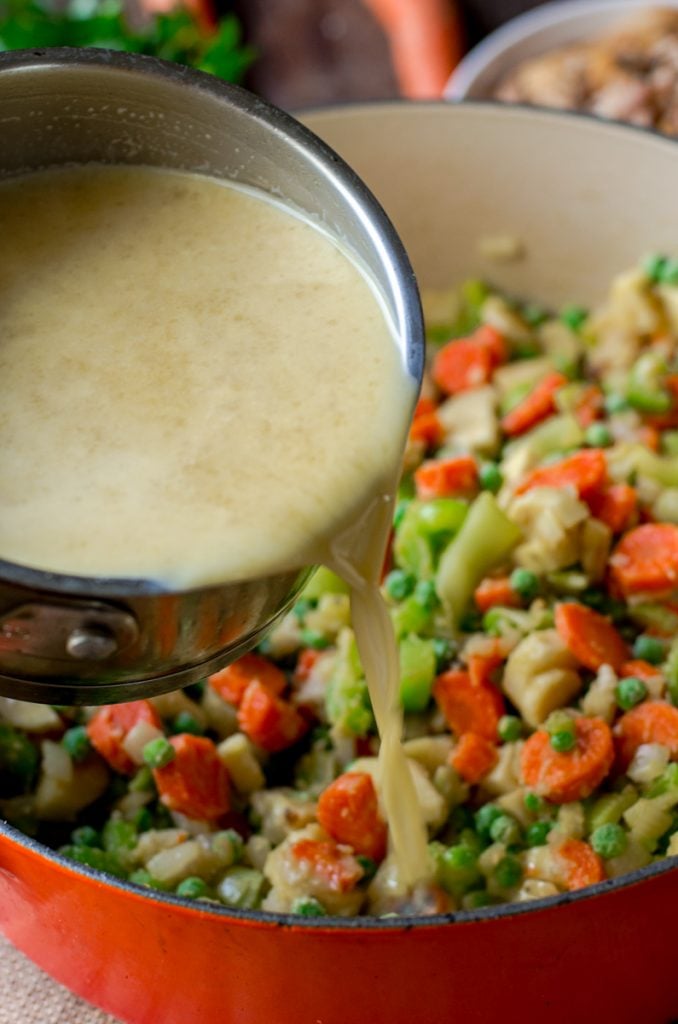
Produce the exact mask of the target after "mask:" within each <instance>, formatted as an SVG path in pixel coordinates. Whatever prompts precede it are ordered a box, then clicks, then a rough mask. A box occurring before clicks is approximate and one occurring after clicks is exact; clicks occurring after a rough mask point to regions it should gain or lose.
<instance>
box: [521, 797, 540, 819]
mask: <svg viewBox="0 0 678 1024" xmlns="http://www.w3.org/2000/svg"><path fill="white" fill-rule="evenodd" d="M523 803H524V804H525V807H526V809H527V810H528V811H529V812H530V814H539V812H540V810H541V809H542V807H543V806H544V801H543V800H542V798H541V797H540V796H537V794H536V793H526V794H525V797H524V799H523Z"/></svg>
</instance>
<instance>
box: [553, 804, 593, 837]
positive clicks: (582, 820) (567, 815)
mask: <svg viewBox="0 0 678 1024" xmlns="http://www.w3.org/2000/svg"><path fill="white" fill-rule="evenodd" d="M556 828H557V830H558V834H559V835H560V836H561V837H562V838H563V839H583V838H584V833H585V832H586V815H585V814H584V805H583V804H581V803H580V802H579V801H576V802H574V803H571V804H561V806H560V807H559V808H558V817H557V819H556Z"/></svg>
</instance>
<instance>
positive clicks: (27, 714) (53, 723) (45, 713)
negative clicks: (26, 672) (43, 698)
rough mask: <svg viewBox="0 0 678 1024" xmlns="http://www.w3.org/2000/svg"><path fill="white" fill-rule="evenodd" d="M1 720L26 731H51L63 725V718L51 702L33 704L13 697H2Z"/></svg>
mask: <svg viewBox="0 0 678 1024" xmlns="http://www.w3.org/2000/svg"><path fill="white" fill-rule="evenodd" d="M0 722H7V723H8V724H9V725H13V726H14V728H15V729H25V730H26V732H50V731H51V730H53V729H58V728H59V727H60V726H61V718H60V717H59V715H58V714H57V712H56V711H55V710H54V708H51V707H50V706H49V704H32V703H30V702H29V701H25V700H13V699H12V698H11V697H0Z"/></svg>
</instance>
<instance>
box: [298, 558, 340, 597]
mask: <svg viewBox="0 0 678 1024" xmlns="http://www.w3.org/2000/svg"><path fill="white" fill-rule="evenodd" d="M323 594H348V587H347V585H346V584H345V583H344V581H343V580H342V579H341V578H340V577H339V576H337V575H336V573H333V572H331V571H330V570H329V569H326V568H325V566H324V565H320V566H318V568H317V569H316V571H315V572H314V573H313V575H312V576H311V578H310V580H309V581H308V583H307V584H306V586H305V587H304V589H303V590H302V592H301V595H300V599H305V600H307V601H313V600H317V599H318V598H319V597H322V595H323Z"/></svg>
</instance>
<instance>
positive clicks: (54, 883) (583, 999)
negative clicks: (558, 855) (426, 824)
mask: <svg viewBox="0 0 678 1024" xmlns="http://www.w3.org/2000/svg"><path fill="white" fill-rule="evenodd" d="M305 120H306V121H307V123H308V124H309V125H311V126H312V128H313V129H314V130H315V131H317V132H318V133H319V134H320V135H321V136H323V137H324V138H325V139H326V140H327V141H329V142H330V144H331V145H333V146H334V147H335V148H336V149H337V150H338V151H339V152H340V153H341V154H342V155H343V156H344V157H345V158H346V159H348V160H349V162H350V163H351V164H352V165H353V166H355V168H356V169H357V170H358V172H359V173H360V174H361V175H362V176H363V177H364V179H365V180H366V181H367V183H368V184H369V185H370V186H371V187H372V188H373V189H374V191H375V192H376V194H377V195H378V197H379V198H380V199H381V200H382V202H383V203H384V205H385V207H386V209H387V210H388V211H389V213H390V214H391V215H392V217H393V218H394V221H395V223H396V226H397V228H398V229H399V231H400V233H401V235H402V237H403V238H404V240H405V243H406V246H407V248H408V250H409V252H410V254H411V256H412V258H413V261H414V265H415V268H416V270H417V271H418V273H419V276H420V280H421V282H422V283H423V284H427V283H430V284H431V285H433V286H440V285H442V284H446V283H449V282H451V281H455V280H458V279H459V278H461V277H464V276H469V275H482V276H485V277H488V278H490V279H491V280H493V281H495V282H496V283H497V284H499V285H500V286H503V287H506V288H508V289H510V290H511V291H512V292H514V293H516V294H522V295H525V296H533V297H534V298H535V300H539V301H541V302H546V303H549V302H550V303H553V304H558V303H560V302H563V301H566V300H567V301H573V300H576V301H583V302H587V301H592V300H594V299H595V298H596V297H598V296H600V295H601V294H602V292H603V290H604V288H605V286H606V283H607V282H608V281H609V278H610V277H611V275H612V274H613V273H615V272H616V271H619V270H621V269H623V268H625V267H627V266H631V265H632V264H633V263H634V262H635V261H636V260H637V258H638V257H639V256H641V255H643V254H645V253H646V252H648V251H650V250H658V251H667V252H676V240H677V239H678V206H676V204H675V203H674V202H673V201H672V196H673V194H674V190H675V182H676V180H678V146H676V144H675V143H674V142H670V141H668V140H665V139H661V138H658V137H655V136H653V135H650V134H644V133H642V132H640V131H637V130H634V129H628V128H623V127H619V126H616V125H603V124H600V123H595V122H593V121H589V120H585V119H581V118H578V117H576V116H571V115H562V114H554V113H546V112H541V111H537V110H529V111H528V110H522V109H511V108H495V107H493V106H485V105H476V104H469V105H463V106H459V107H452V106H444V105H442V104H423V105H414V104H404V103H397V104H394V105H377V106H366V107H358V108H352V109H346V110H332V111H328V112H319V113H316V114H312V115H308V116H307V117H306V119H305ZM499 235H501V236H507V235H510V236H512V237H515V238H517V239H518V240H519V241H520V243H521V249H522V254H523V255H522V259H520V260H518V261H515V262H512V263H504V264H490V263H488V262H487V260H486V258H485V257H484V256H483V253H486V252H487V251H488V247H486V246H482V245H481V246H480V247H479V244H478V243H479V242H482V240H483V239H486V238H488V237H497V236H499ZM676 907H678V872H676V870H675V869H674V868H673V867H672V864H671V862H669V861H664V862H661V863H658V864H655V865H653V866H651V867H648V868H645V869H643V870H641V871H637V872H635V873H633V874H632V875H628V876H626V877H624V878H622V879H620V880H618V881H612V882H604V883H602V884H600V885H597V886H595V887H593V888H591V889H588V890H585V891H582V892H578V893H575V894H572V895H566V896H560V897H554V898H551V899H546V900H540V901H538V902H535V903H532V904H521V905H519V906H507V907H504V908H501V907H499V908H493V909H489V910H483V911H475V912H469V913H462V914H458V915H449V916H445V917H438V918H429V919H423V920H422V919H419V920H415V919H412V920H409V919H389V920H376V921H371V920H353V921H350V920H349V921H340V920H327V921H322V920H315V921H304V922H303V923H301V922H300V921H299V919H298V918H291V917H285V916H273V915H268V916H265V915H262V914H258V913H250V912H242V913H236V912H231V911H228V910H226V909H225V908H223V909H222V908H214V907H210V908H204V909H203V908H201V907H198V906H195V905H188V904H186V903H182V902H181V901H179V900H177V899H176V898H174V897H171V896H165V895H160V894H155V893H147V892H145V891H142V890H140V889H137V888H135V887H133V886H129V885H126V884H123V883H120V882H117V881H115V880H110V879H107V878H105V877H103V876H100V875H98V874H97V873H96V872H94V871H91V870H88V869H85V868H81V867H79V866H76V865H73V864H70V863H67V862H66V861H64V860H63V859H62V858H60V857H59V856H58V855H56V854H54V853H52V852H50V851H48V850H46V849H45V848H44V847H41V846H40V845H38V844H36V843H35V842H33V841H32V840H30V839H26V838H25V837H23V836H22V835H20V834H19V833H18V832H16V831H15V830H14V829H12V828H10V827H8V826H6V825H4V826H3V825H0V926H1V927H2V930H3V931H4V932H5V934H6V935H7V936H8V937H9V938H10V939H11V940H12V941H13V942H15V943H16V945H17V946H18V947H19V948H20V949H22V950H24V952H26V953H27V954H28V955H29V956H30V957H32V958H33V959H34V960H35V961H36V962H37V963H38V964H39V965H40V966H42V967H43V968H44V969H45V970H47V971H48V972H49V973H50V974H52V975H54V977H55V978H57V979H59V980H60V981H62V982H63V983H64V984H66V985H67V986H69V987H70V988H71V989H73V990H74V991H76V992H78V993H79V994H80V995H82V996H84V997H85V998H87V999H89V1000H91V1001H92V1002H93V1003H96V1004H97V1005H98V1006H101V1007H103V1008H105V1009H106V1010H108V1011H109V1012H111V1013H113V1014H114V1015H116V1016H117V1017H119V1018H120V1019H121V1020H123V1021H126V1022H129V1024H188V1022H199V1024H472V1022H483V1024H488V1022H494V1021H502V1022H504V1024H512V1022H514V1021H515V1022H523V1024H524V1022H527V1024H532V1022H536V1021H540V1022H541V1021H548V1022H549V1024H565V1022H570V1021H577V1022H578V1024H608V1022H610V1024H612V1022H614V1024H668V1022H669V1021H670V1020H671V1019H672V1018H674V1017H678V981H677V979H676V972H675V954H674V948H673V932H674V922H675V913H676Z"/></svg>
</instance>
